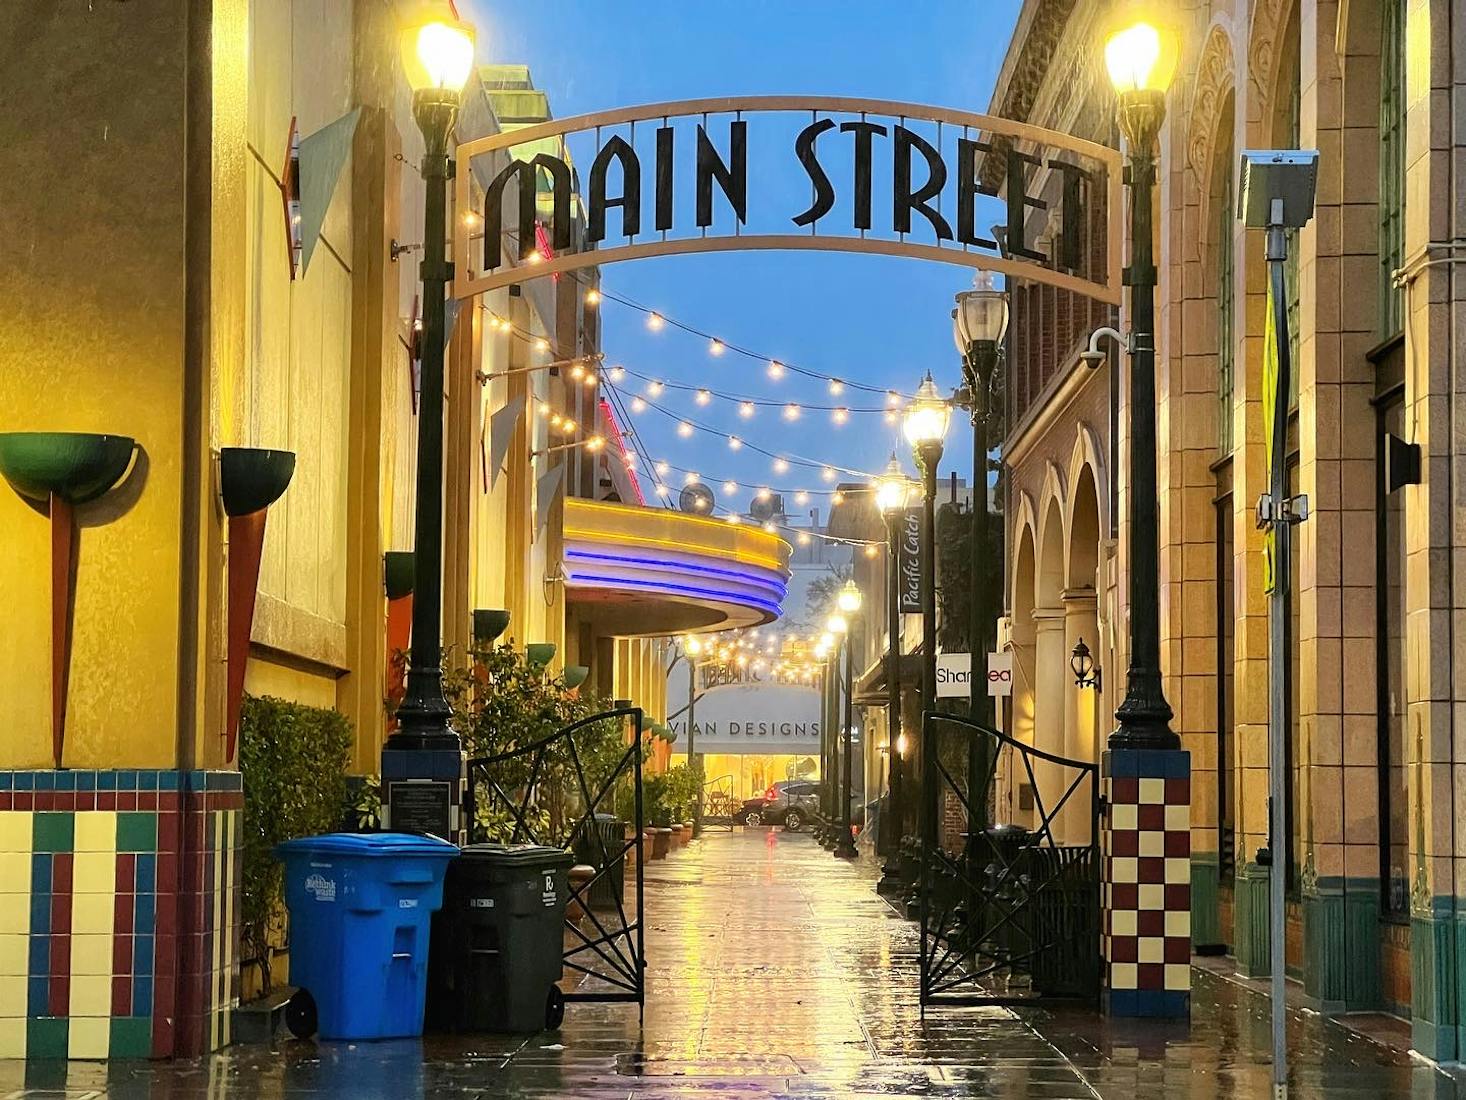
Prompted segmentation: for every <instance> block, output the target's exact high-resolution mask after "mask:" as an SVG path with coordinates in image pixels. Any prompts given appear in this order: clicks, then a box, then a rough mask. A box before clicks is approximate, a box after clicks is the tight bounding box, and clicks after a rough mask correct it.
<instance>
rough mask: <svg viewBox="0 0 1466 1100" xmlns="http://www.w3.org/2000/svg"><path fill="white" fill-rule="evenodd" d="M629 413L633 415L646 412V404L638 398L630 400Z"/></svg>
mask: <svg viewBox="0 0 1466 1100" xmlns="http://www.w3.org/2000/svg"><path fill="white" fill-rule="evenodd" d="M631 411H632V412H634V413H639V412H646V402H645V401H643V400H642V399H641V398H639V397H633V398H632V399H631Z"/></svg>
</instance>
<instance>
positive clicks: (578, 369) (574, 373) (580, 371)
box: [570, 363, 585, 379]
mask: <svg viewBox="0 0 1466 1100" xmlns="http://www.w3.org/2000/svg"><path fill="white" fill-rule="evenodd" d="M584 374H585V368H584V367H582V366H581V365H580V364H579V363H576V364H575V366H573V367H571V368H570V377H571V378H575V379H579V378H580V377H581V376H583V375H584Z"/></svg>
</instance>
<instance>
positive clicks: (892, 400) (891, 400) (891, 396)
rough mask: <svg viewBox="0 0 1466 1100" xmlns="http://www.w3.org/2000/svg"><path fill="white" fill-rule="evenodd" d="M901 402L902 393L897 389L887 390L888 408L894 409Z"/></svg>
mask: <svg viewBox="0 0 1466 1100" xmlns="http://www.w3.org/2000/svg"><path fill="white" fill-rule="evenodd" d="M900 404H901V395H900V394H899V393H897V392H896V391H895V390H887V391H886V408H888V409H894V408H896V406H898V405H900Z"/></svg>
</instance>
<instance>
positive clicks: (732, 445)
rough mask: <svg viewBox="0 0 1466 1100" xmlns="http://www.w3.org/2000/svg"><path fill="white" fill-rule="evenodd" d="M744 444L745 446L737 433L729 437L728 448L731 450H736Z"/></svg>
mask: <svg viewBox="0 0 1466 1100" xmlns="http://www.w3.org/2000/svg"><path fill="white" fill-rule="evenodd" d="M742 446H743V440H741V439H739V438H738V437H737V436H736V435H730V436H729V437H728V450H730V451H736V450H738V449H740V448H741V447H742Z"/></svg>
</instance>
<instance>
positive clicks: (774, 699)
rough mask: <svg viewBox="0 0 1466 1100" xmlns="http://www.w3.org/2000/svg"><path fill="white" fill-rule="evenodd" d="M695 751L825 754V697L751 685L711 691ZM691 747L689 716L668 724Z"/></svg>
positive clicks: (699, 719)
mask: <svg viewBox="0 0 1466 1100" xmlns="http://www.w3.org/2000/svg"><path fill="white" fill-rule="evenodd" d="M694 711H695V718H694V722H695V724H696V733H697V737H696V739H695V741H694V744H693V749H694V751H696V752H700V753H706V752H721V753H740V754H752V755H763V756H768V755H778V754H782V753H799V754H805V755H808V754H813V753H818V752H819V751H820V696H819V692H817V691H816V690H815V689H814V688H811V687H801V686H799V685H797V684H772V683H746V684H724V685H722V686H721V687H714V688H708V690H707V691H705V692H703V693H702V695H701V696H699V698H698V700H697V706H696V707H695V708H694ZM668 724H669V725H670V726H671V727H672V729H674V730H676V731H677V735H678V736H677V748H678V750H679V751H685V750H686V748H687V714H686V712H685V711H684V712H683V713H682V714H681V715H679V716H678V717H677V718H674V719H673V720H672V721H671V722H669V723H668Z"/></svg>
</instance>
